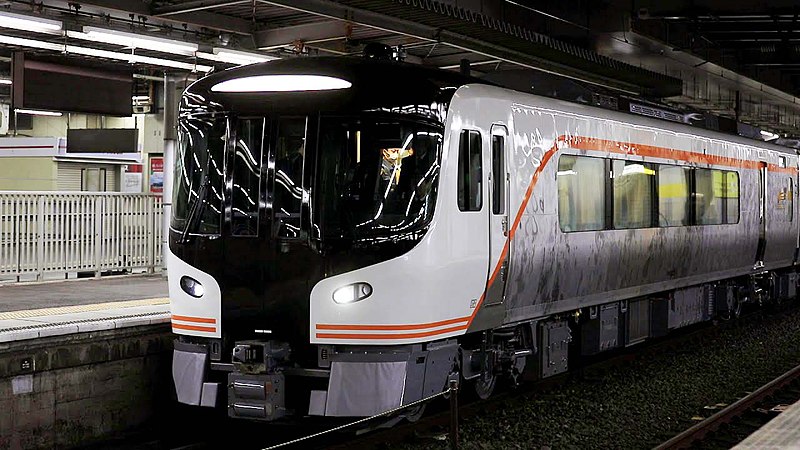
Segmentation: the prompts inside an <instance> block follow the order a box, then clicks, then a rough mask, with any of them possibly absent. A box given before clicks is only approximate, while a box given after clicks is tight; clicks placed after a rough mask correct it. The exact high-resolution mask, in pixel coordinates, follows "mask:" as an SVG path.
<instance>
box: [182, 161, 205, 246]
mask: <svg viewBox="0 0 800 450" xmlns="http://www.w3.org/2000/svg"><path fill="white" fill-rule="evenodd" d="M210 159H211V158H208V160H210ZM210 168H211V167H210V165H209V163H208V161H207V162H206V169H205V171H203V179H202V180H201V181H200V187H199V188H198V189H197V200H196V201H195V202H194V203H192V208H191V209H189V214H188V215H187V217H186V226H185V227H184V228H183V233H181V238H180V239H178V243H179V244H186V243H187V242H189V233H190V232H193V231H194V228H195V224H199V221H198V220H197V219H198V218H199V217H203V211H205V208H206V197H207V196H208V191H209V189H208V186H209V185H210V184H211V178H210V177H209V176H208V170H209V169H210Z"/></svg>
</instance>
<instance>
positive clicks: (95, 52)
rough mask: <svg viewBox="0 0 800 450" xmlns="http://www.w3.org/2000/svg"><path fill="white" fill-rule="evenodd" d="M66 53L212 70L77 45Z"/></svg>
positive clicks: (179, 67)
mask: <svg viewBox="0 0 800 450" xmlns="http://www.w3.org/2000/svg"><path fill="white" fill-rule="evenodd" d="M66 51H67V53H74V54H77V55H84V56H97V57H100V58H108V59H117V60H120V61H127V62H129V63H131V64H133V63H142V64H153V65H155V66H164V67H173V68H175V69H183V70H189V71H194V70H197V71H199V72H210V71H211V69H213V67H211V66H204V65H200V64H191V63H185V62H179V61H173V60H171V59H162V58H152V57H150V56H142V55H134V54H128V53H120V52H112V51H108V50H100V49H98V48H89V47H79V46H77V45H67V46H66Z"/></svg>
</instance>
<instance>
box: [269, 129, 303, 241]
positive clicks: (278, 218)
mask: <svg viewBox="0 0 800 450" xmlns="http://www.w3.org/2000/svg"><path fill="white" fill-rule="evenodd" d="M306 125H307V121H306V118H305V117H290V118H283V119H281V120H280V121H279V122H278V136H277V141H276V145H275V187H274V193H275V198H274V203H273V211H274V215H275V220H274V226H275V228H276V229H275V230H274V233H275V235H276V236H277V237H282V238H297V237H299V232H300V211H301V208H302V201H303V166H304V161H305V146H306Z"/></svg>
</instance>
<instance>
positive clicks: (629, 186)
mask: <svg viewBox="0 0 800 450" xmlns="http://www.w3.org/2000/svg"><path fill="white" fill-rule="evenodd" d="M611 163H612V173H613V178H614V183H613V186H614V187H613V192H614V228H616V229H624V228H646V227H650V226H652V225H653V206H654V205H653V203H654V202H653V184H654V182H655V181H654V180H655V174H656V171H655V170H653V169H652V168H651V167H650V165H649V164H646V163H641V162H636V161H621V160H613V161H612V162H611Z"/></svg>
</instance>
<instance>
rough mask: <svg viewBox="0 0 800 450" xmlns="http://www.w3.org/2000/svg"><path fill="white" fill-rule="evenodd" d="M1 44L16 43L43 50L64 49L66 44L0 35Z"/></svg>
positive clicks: (19, 45) (20, 45)
mask: <svg viewBox="0 0 800 450" xmlns="http://www.w3.org/2000/svg"><path fill="white" fill-rule="evenodd" d="M0 44H6V45H16V46H18V47H31V48H40V49H42V50H53V51H56V52H63V51H64V44H56V43H53V42H45V41H37V40H35V39H24V38H18V37H13V36H3V35H0Z"/></svg>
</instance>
